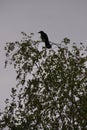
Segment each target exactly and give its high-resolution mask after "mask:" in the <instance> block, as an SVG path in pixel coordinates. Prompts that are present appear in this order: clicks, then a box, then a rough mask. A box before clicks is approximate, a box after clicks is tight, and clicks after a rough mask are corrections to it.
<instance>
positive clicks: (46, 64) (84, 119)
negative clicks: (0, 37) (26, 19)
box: [0, 32, 87, 130]
mask: <svg viewBox="0 0 87 130" xmlns="http://www.w3.org/2000/svg"><path fill="white" fill-rule="evenodd" d="M22 34H23V36H24V38H23V40H21V41H20V42H18V41H17V42H14V43H7V44H6V47H5V50H6V57H7V58H6V61H5V67H6V66H7V64H8V63H10V64H13V65H14V68H15V70H16V72H17V77H16V79H17V81H18V84H17V85H16V87H14V88H12V91H11V93H12V94H11V99H12V100H11V101H9V99H6V107H5V110H4V112H2V113H1V120H0V128H1V129H3V128H5V127H6V126H7V127H8V129H9V130H77V129H79V130H85V129H87V68H86V60H87V57H86V47H85V46H84V45H83V44H82V43H81V44H80V45H79V46H77V45H76V44H75V43H71V42H70V40H69V39H68V38H64V40H63V42H62V43H61V44H58V45H57V46H54V45H53V47H55V48H56V50H55V48H54V49H46V48H45V47H42V48H40V47H39V45H41V43H40V41H34V40H33V38H32V37H33V35H34V34H30V35H29V36H28V35H27V34H25V33H24V32H22Z"/></svg>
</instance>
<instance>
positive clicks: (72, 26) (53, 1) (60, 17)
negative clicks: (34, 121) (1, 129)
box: [0, 0, 87, 107]
mask: <svg viewBox="0 0 87 130" xmlns="http://www.w3.org/2000/svg"><path fill="white" fill-rule="evenodd" d="M39 30H44V31H45V32H46V33H47V34H48V36H49V39H50V41H53V42H61V41H62V39H63V38H64V37H68V38H70V39H71V40H72V41H73V42H77V43H79V42H85V43H86V42H87V0H0V63H1V64H0V107H1V106H2V105H3V102H4V100H5V98H6V97H7V96H8V95H9V92H10V88H11V87H14V85H15V73H14V71H13V69H12V67H11V66H10V67H8V68H7V69H5V70H4V69H3V65H4V59H5V57H4V51H3V46H4V44H5V42H8V41H15V40H19V39H20V38H21V34H20V33H21V32H22V31H24V32H26V33H27V34H29V33H31V32H33V33H35V35H38V33H37V32H38V31H39ZM38 37H39V35H38Z"/></svg>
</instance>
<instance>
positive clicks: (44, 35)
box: [38, 31, 51, 49]
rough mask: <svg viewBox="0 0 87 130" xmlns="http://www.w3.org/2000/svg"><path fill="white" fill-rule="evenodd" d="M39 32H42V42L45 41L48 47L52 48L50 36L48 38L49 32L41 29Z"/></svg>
mask: <svg viewBox="0 0 87 130" xmlns="http://www.w3.org/2000/svg"><path fill="white" fill-rule="evenodd" d="M38 33H40V34H41V39H42V42H45V46H46V48H48V49H50V48H51V44H50V42H49V38H48V36H47V34H46V33H44V32H43V31H40V32H38Z"/></svg>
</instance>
